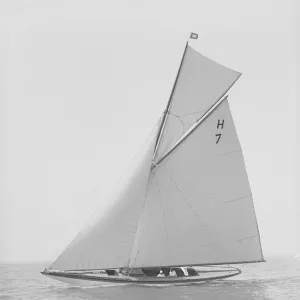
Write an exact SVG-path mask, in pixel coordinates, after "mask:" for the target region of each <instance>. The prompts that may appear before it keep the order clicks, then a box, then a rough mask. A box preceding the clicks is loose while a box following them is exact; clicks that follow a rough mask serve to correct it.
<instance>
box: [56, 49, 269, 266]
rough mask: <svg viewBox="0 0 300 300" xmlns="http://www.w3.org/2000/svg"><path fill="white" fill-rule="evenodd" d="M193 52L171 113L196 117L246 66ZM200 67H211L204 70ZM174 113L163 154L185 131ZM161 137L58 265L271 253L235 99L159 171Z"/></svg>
mask: <svg viewBox="0 0 300 300" xmlns="http://www.w3.org/2000/svg"><path fill="white" fill-rule="evenodd" d="M187 51H188V52H187V53H186V58H185V59H184V62H183V67H182V71H181V72H182V73H180V75H179V80H178V87H176V90H175V94H174V99H173V101H174V102H172V105H171V112H172V113H174V114H178V115H184V114H188V113H190V112H193V113H195V112H196V111H197V114H193V115H190V116H193V118H194V119H193V120H192V122H193V123H195V121H196V120H197V119H198V118H199V116H201V115H202V114H203V112H204V111H206V109H207V108H209V107H210V106H211V105H213V104H214V103H215V101H217V100H218V98H219V97H220V96H221V95H222V94H223V93H224V92H226V90H227V89H228V88H229V87H230V86H231V85H232V83H233V82H234V81H235V80H236V79H237V78H238V76H239V73H237V72H234V71H231V70H229V69H227V68H225V67H221V66H220V65H217V64H215V63H213V64H212V61H210V60H208V59H207V58H204V57H202V56H201V55H200V54H199V53H197V52H195V51H194V50H193V49H191V48H188V49H187ZM193 62H194V63H193ZM200 62H201V63H200ZM214 64H215V65H214ZM200 66H201V67H205V68H206V73H205V72H204V71H199V70H198V68H200ZM170 120H171V119H170V118H168V119H167V123H166V127H165V130H164V131H163V138H162V140H161V143H160V146H159V147H158V156H157V157H159V158H161V157H162V156H161V155H162V154H163V153H164V152H165V150H168V149H169V147H171V146H173V144H175V142H176V141H177V140H178V138H179V137H180V136H181V135H182V133H181V134H180V135H178V131H177V130H176V128H175V127H173V125H174V124H173V123H172V121H170ZM191 125H192V124H191ZM174 128H175V129H174ZM173 129H174V130H173ZM155 141H156V136H153V137H152V138H151V142H150V144H149V146H148V148H147V151H146V152H145V154H144V155H143V157H141V159H140V163H139V164H138V167H137V169H136V171H135V173H134V174H133V176H131V177H129V179H128V181H126V185H125V188H124V189H123V190H122V192H121V193H118V194H117V195H116V196H115V198H114V199H113V200H112V206H111V209H110V211H109V213H108V214H106V215H104V216H102V217H99V218H98V219H96V220H95V222H93V223H92V224H91V225H90V226H88V227H87V228H86V229H85V230H83V231H82V232H81V233H80V234H79V235H78V236H77V237H76V238H75V239H74V241H73V242H72V243H71V244H70V245H69V247H68V248H67V249H66V250H65V251H64V252H63V253H62V254H61V255H60V257H59V258H58V259H57V260H56V261H55V262H54V263H53V264H52V266H51V268H52V269H60V270H76V269H77V270H78V269H105V268H119V267H151V266H168V265H198V264H213V263H220V264H222V263H224V264H226V263H241V262H253V261H262V260H263V255H262V250H261V244H260V238H259V232H258V227H257V223H256V217H255V212H254V206H253V200H252V194H251V190H250V186H249V182H248V178H247V173H246V168H245V164H244V160H243V155H242V150H241V147H240V144H239V141H238V137H237V134H236V131H235V127H234V123H233V120H232V117H231V114H230V109H229V106H228V102H227V100H225V101H223V102H222V103H221V104H220V105H219V106H218V107H217V108H216V109H215V110H214V111H213V112H212V113H211V114H210V115H209V116H208V117H207V119H205V121H204V122H203V123H201V124H200V126H198V127H197V128H196V129H195V130H194V131H193V132H192V133H191V134H190V135H189V136H188V137H187V138H186V139H185V140H184V141H183V142H182V143H181V144H180V145H179V146H178V147H177V148H176V149H175V150H174V151H172V152H171V153H170V154H169V155H168V156H167V157H166V158H165V159H164V160H163V161H161V163H159V164H158V165H157V166H156V167H154V168H153V169H152V170H151V163H152V161H151V160H152V156H153V152H154V147H155Z"/></svg>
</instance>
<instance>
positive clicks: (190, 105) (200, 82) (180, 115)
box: [155, 46, 241, 161]
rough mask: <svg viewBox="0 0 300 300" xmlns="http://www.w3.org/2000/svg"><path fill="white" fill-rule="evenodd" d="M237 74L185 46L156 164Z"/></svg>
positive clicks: (230, 83) (223, 91)
mask: <svg viewBox="0 0 300 300" xmlns="http://www.w3.org/2000/svg"><path fill="white" fill-rule="evenodd" d="M240 75H241V73H239V72H236V71H234V70H231V69H229V68H227V67H224V66H222V65H220V64H218V63H216V62H214V61H212V60H211V59H209V58H207V57H205V56H203V55H201V54H200V53H198V52H197V51H195V50H194V49H193V48H191V47H189V46H187V49H186V52H185V55H184V58H183V62H182V66H181V70H180V73H179V76H178V80H177V83H176V86H175V88H174V93H173V96H172V99H171V103H170V108H169V112H168V114H167V119H166V122H165V126H164V131H163V133H162V135H161V141H160V143H159V148H158V150H157V153H156V157H155V161H158V160H159V159H160V158H161V157H162V156H163V155H164V154H165V152H166V151H168V150H169V149H170V148H171V147H172V146H173V145H174V144H175V142H176V141H177V140H179V138H180V137H181V136H182V135H183V134H184V133H185V132H186V131H187V130H188V129H189V128H190V127H191V126H192V125H193V124H194V123H195V122H196V121H197V120H198V119H199V118H200V117H201V116H202V115H203V114H204V113H205V112H206V111H207V110H208V109H209V108H210V107H211V106H212V105H213V104H214V103H215V102H217V100H218V99H220V98H221V97H222V96H223V95H224V94H225V93H226V91H227V90H228V89H229V88H230V87H231V86H232V84H233V83H234V82H235V81H236V80H237V79H238V78H239V76H240Z"/></svg>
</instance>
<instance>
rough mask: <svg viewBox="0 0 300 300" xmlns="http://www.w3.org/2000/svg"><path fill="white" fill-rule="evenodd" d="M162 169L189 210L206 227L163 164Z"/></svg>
mask: <svg viewBox="0 0 300 300" xmlns="http://www.w3.org/2000/svg"><path fill="white" fill-rule="evenodd" d="M164 169H165V171H166V173H167V174H168V176H169V178H170V179H171V181H172V183H173V184H174V186H175V187H176V189H177V191H178V192H179V194H180V195H181V197H182V198H183V199H184V201H185V203H186V204H187V206H188V207H189V208H190V210H191V211H192V212H193V214H194V216H195V217H196V218H197V219H198V220H199V221H200V222H201V223H202V224H203V225H204V227H207V226H208V225H206V224H204V223H203V222H202V220H201V218H200V216H198V214H197V213H196V212H195V211H194V209H193V208H192V206H191V205H190V203H189V202H188V200H187V199H186V197H185V196H184V195H183V193H182V192H181V191H180V189H179V187H178V186H177V184H176V182H175V181H174V180H173V178H172V176H171V175H170V174H169V172H168V170H167V168H166V166H164Z"/></svg>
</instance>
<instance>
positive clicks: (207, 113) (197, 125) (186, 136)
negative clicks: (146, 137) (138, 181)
mask: <svg viewBox="0 0 300 300" xmlns="http://www.w3.org/2000/svg"><path fill="white" fill-rule="evenodd" d="M241 75H242V74H241V73H240V74H239V76H238V77H237V78H236V79H235V80H234V82H233V83H232V84H231V85H230V86H229V87H228V88H227V89H226V90H225V92H224V93H223V94H222V95H221V96H220V97H219V98H218V100H217V101H216V102H215V103H214V104H213V105H212V106H211V107H210V108H209V109H208V110H207V111H206V112H205V113H204V114H203V115H202V116H201V117H200V118H199V119H198V120H197V121H196V122H195V124H194V125H193V126H192V127H191V128H190V129H189V130H188V131H187V132H186V133H185V134H184V135H183V136H182V137H181V138H180V139H179V140H178V141H177V142H176V143H175V145H174V146H173V147H171V148H170V149H169V150H168V152H167V153H166V154H165V155H164V156H162V157H161V158H160V159H159V160H158V161H157V162H156V165H153V166H152V168H155V167H157V166H158V165H159V164H160V163H161V162H162V161H163V160H164V159H165V158H166V157H167V156H168V155H169V154H170V153H172V152H173V151H174V150H175V149H176V148H177V147H178V146H179V145H180V144H181V143H182V142H184V141H185V139H186V138H188V137H189V136H190V135H191V134H192V133H193V132H194V131H195V130H196V129H197V128H198V127H199V126H200V125H201V124H202V123H203V122H204V121H205V120H206V119H207V118H208V117H209V116H210V115H211V114H212V113H213V112H214V111H215V110H216V109H217V108H218V107H219V106H220V104H221V103H223V101H225V100H227V98H228V96H225V95H226V93H227V92H228V91H229V90H230V89H231V87H232V86H233V85H234V84H235V82H236V81H237V80H238V79H239V78H240V77H241ZM223 97H224V98H223Z"/></svg>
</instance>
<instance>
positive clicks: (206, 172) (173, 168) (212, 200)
mask: <svg viewBox="0 0 300 300" xmlns="http://www.w3.org/2000/svg"><path fill="white" fill-rule="evenodd" d="M218 124H219V128H217V127H218ZM220 124H223V128H222V126H221V125H220ZM218 134H221V136H219V135H218ZM136 239H137V240H138V241H136V242H135V244H136V246H135V249H136V250H135V253H134V254H132V257H131V261H130V266H131V267H141V266H161V265H195V264H213V263H231V262H233V263H234V262H251V261H261V260H263V256H262V251H261V245H260V240H259V233H258V228H257V224H256V217H255V213H254V207H253V200H252V194H251V190H250V186H249V182H248V178H247V173H246V169H245V164H244V160H243V155H242V150H241V147H240V144H239V141H238V137H237V134H236V131H235V127H234V124H233V120H232V117H231V114H230V110H229V106H228V102H227V100H225V101H224V102H223V103H222V104H221V105H220V106H219V107H218V108H217V109H216V110H215V111H214V112H213V113H212V114H211V115H210V116H209V117H208V118H207V119H206V121H205V122H204V123H203V124H201V125H200V126H199V127H198V128H197V129H196V130H195V131H194V132H193V133H192V134H191V135H190V136H189V137H188V138H187V139H186V140H185V141H184V142H183V143H182V144H181V145H180V146H178V148H176V149H175V150H174V151H173V152H172V153H171V154H170V155H169V156H168V157H167V158H166V159H165V160H163V161H162V162H161V163H160V164H159V165H158V166H157V167H156V168H154V170H153V171H152V174H151V177H150V180H149V187H148V193H147V198H146V203H145V208H144V211H143V214H142V218H141V219H140V222H139V228H138V234H137V237H136Z"/></svg>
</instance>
